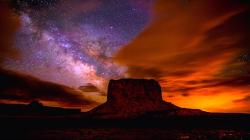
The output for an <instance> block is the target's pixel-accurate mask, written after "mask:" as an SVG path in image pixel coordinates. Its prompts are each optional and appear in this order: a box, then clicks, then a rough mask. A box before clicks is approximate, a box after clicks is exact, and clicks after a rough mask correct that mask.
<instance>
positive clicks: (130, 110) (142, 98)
mask: <svg viewBox="0 0 250 140" xmlns="http://www.w3.org/2000/svg"><path fill="white" fill-rule="evenodd" d="M179 109H180V108H179V107H177V106H175V105H173V104H171V103H169V102H165V101H163V100H162V94H161V87H160V85H159V83H158V82H157V81H155V80H146V79H120V80H110V82H109V85H108V97H107V102H106V103H104V104H102V105H100V106H98V107H97V108H95V109H93V110H92V111H91V112H90V113H91V114H92V115H93V117H94V118H104V119H113V118H118V119H119V118H135V117H137V116H140V115H143V114H145V113H147V112H155V111H165V110H168V111H171V110H173V111H176V110H179Z"/></svg>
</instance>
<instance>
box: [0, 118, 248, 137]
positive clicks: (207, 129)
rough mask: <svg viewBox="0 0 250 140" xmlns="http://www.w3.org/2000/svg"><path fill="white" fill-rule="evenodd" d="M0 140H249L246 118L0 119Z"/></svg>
mask: <svg viewBox="0 0 250 140" xmlns="http://www.w3.org/2000/svg"><path fill="white" fill-rule="evenodd" d="M0 124H1V126H0V127H1V128H0V129H1V131H0V132H1V133H0V137H1V140H5V139H32V140H50V139H53V140H61V139H63V140H68V139H73V140H78V139H87V140H88V139H95V140H96V139H97V140H98V139H122V140H130V139H132V140H133V139H168V140H169V139H170V140H171V139H173V140H175V139H182V140H185V139H189V140H196V139H198V140H213V139H223V140H224V139H225V140H249V139H250V115H245V114H213V115H210V116H203V117H201V116H200V117H177V118H176V117H175V118H173V117H172V118H171V117H170V118H165V119H142V118H138V119H130V120H100V119H89V118H88V117H86V116H84V114H81V115H79V114H78V115H66V116H19V117H16V116H13V117H10V116H5V117H4V116H2V117H1V121H0Z"/></svg>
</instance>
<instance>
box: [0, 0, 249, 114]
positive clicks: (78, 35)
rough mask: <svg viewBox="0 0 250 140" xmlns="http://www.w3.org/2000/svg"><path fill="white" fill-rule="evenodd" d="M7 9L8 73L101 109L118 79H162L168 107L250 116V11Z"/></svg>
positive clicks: (29, 5)
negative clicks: (67, 91) (70, 92)
mask: <svg viewBox="0 0 250 140" xmlns="http://www.w3.org/2000/svg"><path fill="white" fill-rule="evenodd" d="M0 4H1V9H0V11H1V15H0V16H1V17H0V18H1V19H0V26H1V27H0V29H1V35H0V37H1V39H0V42H1V48H0V51H1V52H0V55H1V57H0V63H1V67H2V68H4V69H7V70H12V71H15V72H18V73H23V74H27V75H30V76H33V77H36V78H39V79H41V80H44V81H50V82H53V83H57V84H61V85H64V86H68V87H71V88H74V89H76V90H79V92H81V94H83V96H88V97H89V98H91V100H95V101H96V102H98V103H102V102H104V101H105V98H106V94H105V93H106V90H107V83H108V81H109V80H110V79H119V78H128V77H132V78H153V79H156V80H158V81H159V82H160V84H161V86H162V90H163V98H164V100H166V101H171V102H173V103H174V104H176V105H178V106H181V107H186V108H199V109H203V110H206V111H216V112H250V110H249V108H248V106H249V105H250V100H249V99H250V80H249V79H250V65H249V64H250V63H249V62H250V41H249V40H250V29H249V27H248V26H249V25H250V20H249V19H250V9H249V2H246V1H243V0H242V1H239V0H220V1H218V0H202V1H200V0H136V1H135V0H6V1H2V2H0ZM90 91H91V92H90ZM86 94H87V95H86ZM10 100H11V97H10ZM88 107H89V106H88Z"/></svg>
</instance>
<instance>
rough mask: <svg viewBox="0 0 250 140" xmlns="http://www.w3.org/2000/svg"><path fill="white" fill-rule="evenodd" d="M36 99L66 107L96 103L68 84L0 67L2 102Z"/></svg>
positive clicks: (0, 98)
mask: <svg viewBox="0 0 250 140" xmlns="http://www.w3.org/2000/svg"><path fill="white" fill-rule="evenodd" d="M34 100H39V101H45V102H48V103H52V104H53V103H54V104H58V105H59V106H65V107H84V105H90V104H95V102H92V101H90V100H88V99H86V98H85V97H84V96H83V95H82V93H81V92H79V91H77V90H75V89H72V88H69V87H67V86H63V85H59V84H55V83H51V82H45V81H42V80H39V79H36V78H34V77H31V76H28V75H24V74H20V73H16V72H13V71H9V70H3V69H0V102H6V101H9V102H13V101H14V102H23V103H29V102H31V101H34Z"/></svg>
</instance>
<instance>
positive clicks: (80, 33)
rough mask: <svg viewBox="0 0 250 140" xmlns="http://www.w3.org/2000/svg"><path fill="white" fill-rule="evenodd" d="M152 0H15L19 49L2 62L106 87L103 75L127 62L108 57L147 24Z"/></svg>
mask: <svg viewBox="0 0 250 140" xmlns="http://www.w3.org/2000/svg"><path fill="white" fill-rule="evenodd" d="M151 3H152V2H151V1H146V0H143V1H137V2H133V1H132V0H131V1H127V0H104V1H101V0H70V1H61V0H26V1H18V0H14V1H12V6H13V7H14V9H15V10H16V11H17V12H18V13H19V14H20V20H21V27H20V29H19V30H18V32H17V33H16V35H15V48H17V50H18V51H19V52H20V54H21V55H20V58H19V59H8V60H6V61H5V67H6V68H8V69H13V70H16V71H20V72H24V73H28V74H30V75H32V76H35V77H38V78H40V79H43V80H47V81H52V82H56V83H60V84H64V85H68V86H71V87H75V88H76V87H79V86H81V85H84V84H89V83H91V84H93V85H95V86H97V87H99V88H105V83H106V81H107V80H108V79H111V78H119V77H124V76H126V75H125V72H126V67H123V66H119V65H118V64H115V63H114V62H113V60H112V57H113V55H114V54H115V53H116V52H117V51H118V50H119V48H121V47H122V46H123V45H125V44H127V43H129V42H130V41H131V40H132V39H133V38H134V37H135V36H136V35H137V34H138V33H140V31H142V30H143V28H144V27H145V26H146V25H147V23H148V22H149V20H150V14H149V12H150V11H149V9H150V8H149V7H150V5H151Z"/></svg>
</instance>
